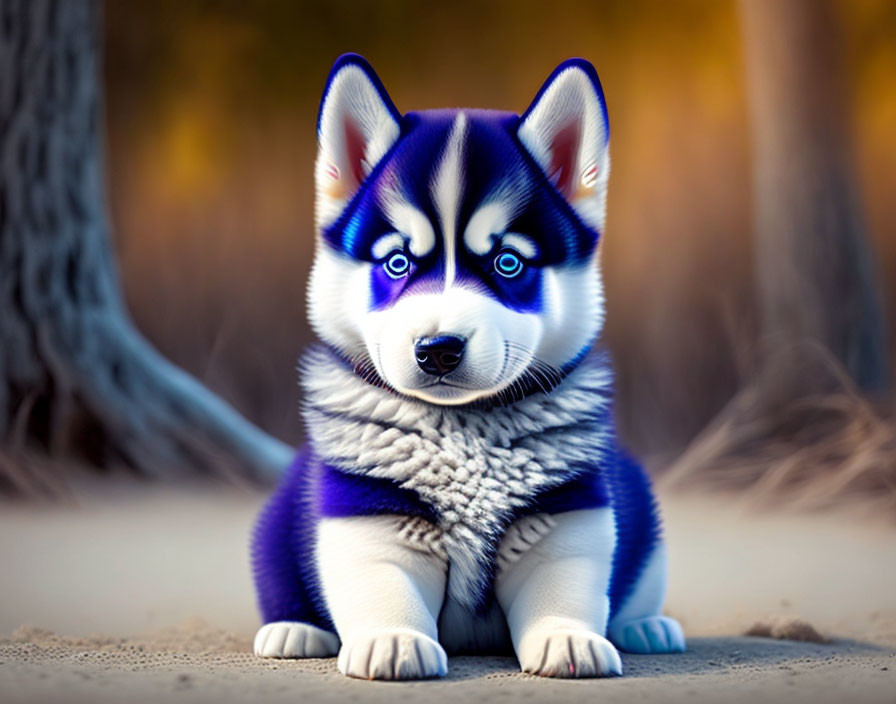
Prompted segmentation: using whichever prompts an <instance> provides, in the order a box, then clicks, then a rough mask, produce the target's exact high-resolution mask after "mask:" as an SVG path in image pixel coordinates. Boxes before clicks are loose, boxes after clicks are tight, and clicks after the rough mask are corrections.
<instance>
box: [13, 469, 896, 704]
mask: <svg viewBox="0 0 896 704" xmlns="http://www.w3.org/2000/svg"><path fill="white" fill-rule="evenodd" d="M263 500H264V497H263V496H261V495H258V494H254V493H241V492H237V491H234V490H210V489H207V488H205V489H199V488H182V489H179V490H177V491H175V490H172V489H171V488H168V489H163V488H159V487H151V486H149V487H146V486H144V487H140V490H139V491H134V490H133V487H132V486H121V487H119V488H118V489H115V490H111V491H110V489H109V487H107V486H103V487H101V488H100V487H93V488H91V487H90V486H86V487H83V488H81V489H80V491H79V501H78V505H77V506H72V507H67V508H59V507H55V508H53V507H46V508H33V507H32V508H23V507H18V506H9V505H4V506H0V564H2V565H3V569H2V570H0V702H3V704H6V703H9V704H12V703H13V702H120V701H128V702H143V701H147V702H149V701H153V702H206V701H208V702H212V701H214V702H217V703H219V704H224V703H226V702H229V701H252V700H264V701H266V702H280V701H283V702H286V701H289V702H295V701H302V702H317V701H346V700H356V701H359V702H374V701H403V700H411V699H422V698H426V699H427V700H428V701H429V702H431V703H434V702H437V701H440V700H442V699H444V700H446V701H448V700H451V701H455V700H458V701H464V702H465V704H467V703H469V704H475V703H476V702H484V701H499V700H501V699H505V700H515V699H517V698H520V699H528V700H530V701H551V702H563V701H585V700H590V699H591V698H593V699H594V700H595V701H600V702H615V701H626V702H641V701H664V702H678V701H689V702H694V701H698V702H702V701H705V702H718V701H726V702H740V701H743V702H746V701H751V702H754V701H757V700H758V701H765V702H776V701H784V700H785V699H786V701H788V702H801V701H806V702H812V703H813V704H819V703H821V702H842V701H849V702H855V703H858V702H890V703H893V702H896V540H894V538H896V528H894V526H893V525H892V524H887V523H885V522H883V521H879V520H875V519H874V518H873V517H870V518H869V517H867V516H866V517H863V518H857V517H856V515H855V514H847V513H842V512H836V513H833V512H832V513H826V514H824V515H811V516H807V515H787V514H756V513H748V512H745V511H743V510H742V509H741V508H739V506H738V505H736V504H734V503H732V502H731V501H730V500H728V499H725V498H722V497H688V496H684V497H683V496H679V495H673V496H664V497H663V507H664V513H665V516H666V526H667V527H666V533H667V536H668V540H669V546H670V560H671V572H670V586H669V599H668V612H669V613H670V614H672V615H674V616H676V617H677V618H679V619H680V620H681V621H682V623H683V625H684V627H685V631H686V633H687V634H688V636H689V647H690V649H689V652H688V653H686V654H684V655H668V656H634V655H625V656H623V663H624V667H625V671H626V674H625V676H624V677H622V678H615V679H612V680H600V681H579V682H574V681H549V680H542V679H539V678H534V677H529V676H526V675H521V674H519V673H518V672H517V671H516V663H515V661H514V660H512V659H510V658H470V657H462V658H452V659H451V660H450V662H449V667H450V670H451V673H450V675H449V677H448V678H447V679H446V680H442V681H438V682H418V683H401V684H392V683H376V682H358V681H354V680H348V679H346V678H344V677H342V676H341V675H339V673H338V672H337V671H336V668H335V661H333V660H309V661H270V660H261V659H257V658H254V657H253V656H252V655H251V653H250V642H251V638H252V636H253V634H254V631H255V629H256V628H257V625H258V623H257V616H256V613H255V609H254V597H253V594H252V588H251V583H250V580H249V571H248V568H247V559H248V557H247V536H248V532H249V528H250V525H251V522H252V518H253V516H254V514H255V512H256V510H257V509H258V507H259V505H260V504H261V502H262V501H263ZM793 619H802V620H804V621H806V622H808V623H810V624H812V626H814V628H815V629H817V631H818V632H819V633H820V634H821V635H822V636H824V637H825V638H827V639H829V642H826V643H814V642H795V641H791V640H780V639H774V638H764V637H745V636H743V635H742V634H743V633H745V632H746V631H747V630H748V629H750V628H751V627H752V626H754V625H755V624H756V623H761V624H771V625H773V626H775V627H774V628H773V629H772V631H773V632H774V633H775V634H778V631H779V630H780V625H781V624H786V623H788V622H790V621H792V620H793ZM784 630H785V631H786V629H784ZM95 634H101V635H95Z"/></svg>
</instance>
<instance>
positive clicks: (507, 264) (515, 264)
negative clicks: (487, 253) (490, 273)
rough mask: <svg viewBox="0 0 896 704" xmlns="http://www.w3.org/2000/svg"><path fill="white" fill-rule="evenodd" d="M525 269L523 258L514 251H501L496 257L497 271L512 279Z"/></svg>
mask: <svg viewBox="0 0 896 704" xmlns="http://www.w3.org/2000/svg"><path fill="white" fill-rule="evenodd" d="M522 270H523V262H522V260H521V259H520V258H519V257H518V256H517V255H516V254H514V253H513V252H507V251H504V252H499V253H498V256H497V257H495V271H497V272H498V273H499V274H500V275H501V276H504V277H506V278H508V279H512V278H513V277H514V276H516V275H517V274H519V273H520V272H521V271H522Z"/></svg>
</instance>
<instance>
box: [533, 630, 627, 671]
mask: <svg viewBox="0 0 896 704" xmlns="http://www.w3.org/2000/svg"><path fill="white" fill-rule="evenodd" d="M518 655H519V659H520V667H521V668H522V670H523V672H529V673H531V674H533V675H541V676H543V677H607V676H611V675H621V674H622V660H621V659H620V658H619V653H618V652H616V648H614V647H613V644H612V643H610V641H608V640H607V639H606V638H604V637H603V636H600V635H598V634H597V633H592V632H591V631H579V630H572V629H559V630H553V631H549V632H547V633H543V632H537V631H536V632H535V633H530V634H529V635H527V636H526V637H525V638H524V639H523V642H522V643H521V644H520V649H519V653H518Z"/></svg>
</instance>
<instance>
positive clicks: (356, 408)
mask: <svg viewBox="0 0 896 704" xmlns="http://www.w3.org/2000/svg"><path fill="white" fill-rule="evenodd" d="M611 383H612V374H611V371H610V367H609V364H608V361H607V359H606V355H604V354H601V353H598V352H593V353H591V354H590V355H588V356H587V357H586V358H585V359H583V360H582V362H581V363H580V364H579V365H578V366H577V367H576V368H575V369H574V370H572V371H571V372H570V373H569V374H568V376H567V377H566V378H565V379H564V380H563V381H562V382H560V384H559V385H558V386H557V387H556V388H555V389H554V390H553V391H551V392H550V393H534V394H531V395H529V396H527V397H525V398H523V399H521V400H519V401H517V402H516V403H514V404H512V405H509V406H506V407H495V408H491V409H473V408H463V407H451V406H437V405H433V404H429V403H426V402H423V401H418V400H415V399H409V398H404V397H400V396H397V395H395V394H394V393H393V392H391V391H390V390H388V389H385V388H381V387H379V386H375V385H372V384H369V383H367V382H366V381H364V380H363V379H362V378H360V377H359V376H358V375H356V374H355V373H354V372H353V371H352V370H351V368H349V367H346V365H345V364H344V363H343V362H342V360H341V359H340V358H339V357H337V356H336V355H335V354H334V353H333V352H331V351H330V350H328V349H326V348H323V347H317V348H313V349H312V350H311V351H309V353H308V354H307V356H306V357H305V360H304V364H303V384H304V386H305V398H306V402H305V408H304V414H305V420H306V424H307V429H308V433H309V436H310V440H311V444H312V446H313V448H314V452H315V454H316V455H317V456H318V457H320V459H322V460H323V461H324V462H326V463H327V464H329V465H331V466H334V467H337V468H339V469H340V470H342V471H345V472H349V473H355V474H364V475H367V476H371V477H377V478H381V479H388V480H391V481H393V482H395V483H396V484H397V485H398V486H400V487H402V488H404V489H412V490H414V491H416V492H417V494H418V495H419V496H420V497H421V499H423V500H424V501H425V502H427V503H429V504H430V505H431V506H432V508H433V509H434V510H435V513H436V515H438V516H439V520H438V526H437V528H438V534H437V535H435V536H434V534H433V533H432V532H428V533H426V536H427V537H426V539H427V541H429V542H430V543H432V544H430V545H427V546H425V547H428V548H430V549H437V550H439V551H441V552H443V553H445V554H447V556H448V557H449V559H450V561H451V564H452V570H451V577H450V579H449V593H451V595H452V596H453V597H454V598H455V599H456V600H457V601H459V602H461V603H466V604H468V605H469V606H475V605H477V603H478V602H479V601H480V600H481V598H482V595H483V592H484V590H485V587H486V583H487V581H488V579H489V576H490V575H489V571H488V570H483V569H482V566H483V565H484V564H488V563H490V562H492V561H493V559H494V557H495V551H496V549H497V544H498V542H499V540H500V538H501V536H502V535H503V533H504V530H505V529H506V526H507V524H508V523H509V522H510V521H511V520H512V519H513V518H514V516H516V515H519V514H521V513H525V512H526V509H527V508H530V507H531V506H532V502H533V499H534V497H535V496H537V495H538V494H539V493H540V492H544V491H547V490H550V489H552V488H555V487H559V486H560V485H562V484H564V483H567V482H569V481H572V480H573V479H575V478H577V477H579V476H581V475H582V474H584V473H588V472H595V471H599V470H600V466H601V464H602V459H603V458H604V456H605V455H606V453H607V452H608V451H610V448H612V447H613V442H614V441H613V435H612V433H613V425H612V422H611V420H610V406H611V391H610V387H611ZM436 543H437V544H436Z"/></svg>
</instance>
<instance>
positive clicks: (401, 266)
mask: <svg viewBox="0 0 896 704" xmlns="http://www.w3.org/2000/svg"><path fill="white" fill-rule="evenodd" d="M383 267H384V268H385V269H386V273H387V274H388V275H389V276H391V277H392V278H393V279H400V278H402V277H405V276H407V275H408V272H409V271H410V270H411V262H410V260H409V259H408V258H407V257H406V256H405V255H404V254H402V253H401V252H395V253H394V254H392V255H391V256H390V257H389V258H388V259H387V260H386V263H385V264H384V265H383Z"/></svg>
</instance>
